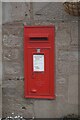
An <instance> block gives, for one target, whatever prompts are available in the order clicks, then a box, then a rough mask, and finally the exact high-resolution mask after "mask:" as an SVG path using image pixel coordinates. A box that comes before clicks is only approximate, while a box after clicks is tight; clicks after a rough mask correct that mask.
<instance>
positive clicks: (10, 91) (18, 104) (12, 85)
mask: <svg viewBox="0 0 80 120" xmlns="http://www.w3.org/2000/svg"><path fill="white" fill-rule="evenodd" d="M23 88H24V85H23V81H14V80H12V81H5V82H4V85H3V101H2V102H3V109H2V110H3V117H6V116H9V115H11V114H12V112H13V113H15V114H16V115H22V116H24V117H25V118H32V117H34V110H33V101H32V100H30V99H24V89H23ZM5 103H7V104H6V105H5ZM24 108H25V109H24Z"/></svg>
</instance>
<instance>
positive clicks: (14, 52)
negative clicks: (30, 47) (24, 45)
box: [3, 48, 20, 62]
mask: <svg viewBox="0 0 80 120" xmlns="http://www.w3.org/2000/svg"><path fill="white" fill-rule="evenodd" d="M3 59H4V60H3V61H12V60H14V61H15V60H17V62H18V61H20V49H16V48H5V49H4V51H3Z"/></svg>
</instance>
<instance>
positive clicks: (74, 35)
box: [71, 21, 79, 46]
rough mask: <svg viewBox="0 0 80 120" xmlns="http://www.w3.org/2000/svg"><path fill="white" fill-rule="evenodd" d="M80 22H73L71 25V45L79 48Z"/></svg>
mask: <svg viewBox="0 0 80 120" xmlns="http://www.w3.org/2000/svg"><path fill="white" fill-rule="evenodd" d="M78 27H79V26H78V21H76V22H73V23H72V25H71V45H73V46H76V45H77V46H78V40H79V38H78V37H79V35H78V34H79V31H78V30H79V29H78Z"/></svg>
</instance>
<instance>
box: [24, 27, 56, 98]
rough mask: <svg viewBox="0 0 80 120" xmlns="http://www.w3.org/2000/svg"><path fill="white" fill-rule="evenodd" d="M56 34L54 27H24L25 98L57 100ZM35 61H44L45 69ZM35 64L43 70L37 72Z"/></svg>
mask: <svg viewBox="0 0 80 120" xmlns="http://www.w3.org/2000/svg"><path fill="white" fill-rule="evenodd" d="M54 32H55V28H54V26H24V77H25V80H24V87H25V89H24V92H25V93H24V96H25V98H46V99H54V98H55V88H54V86H55V81H54V79H55V48H54V47H55V46H54ZM39 55H41V56H39ZM36 56H37V59H36ZM33 57H34V59H33ZM43 58H44V59H43ZM35 59H36V61H37V60H38V59H39V61H40V60H41V59H43V60H42V62H43V68H42V64H41V63H39V61H38V63H36V61H35V63H34V62H33V60H35ZM34 64H41V66H40V65H39V66H37V67H41V68H37V69H39V70H37V69H36V70H35V67H34ZM42 69H43V70H42Z"/></svg>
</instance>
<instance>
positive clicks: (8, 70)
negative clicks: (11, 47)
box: [3, 62, 23, 76]
mask: <svg viewBox="0 0 80 120" xmlns="http://www.w3.org/2000/svg"><path fill="white" fill-rule="evenodd" d="M3 72H4V73H5V75H13V76H14V75H21V74H22V73H23V69H22V66H21V64H20V63H16V62H13V63H12V62H5V63H4V71H3Z"/></svg>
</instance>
